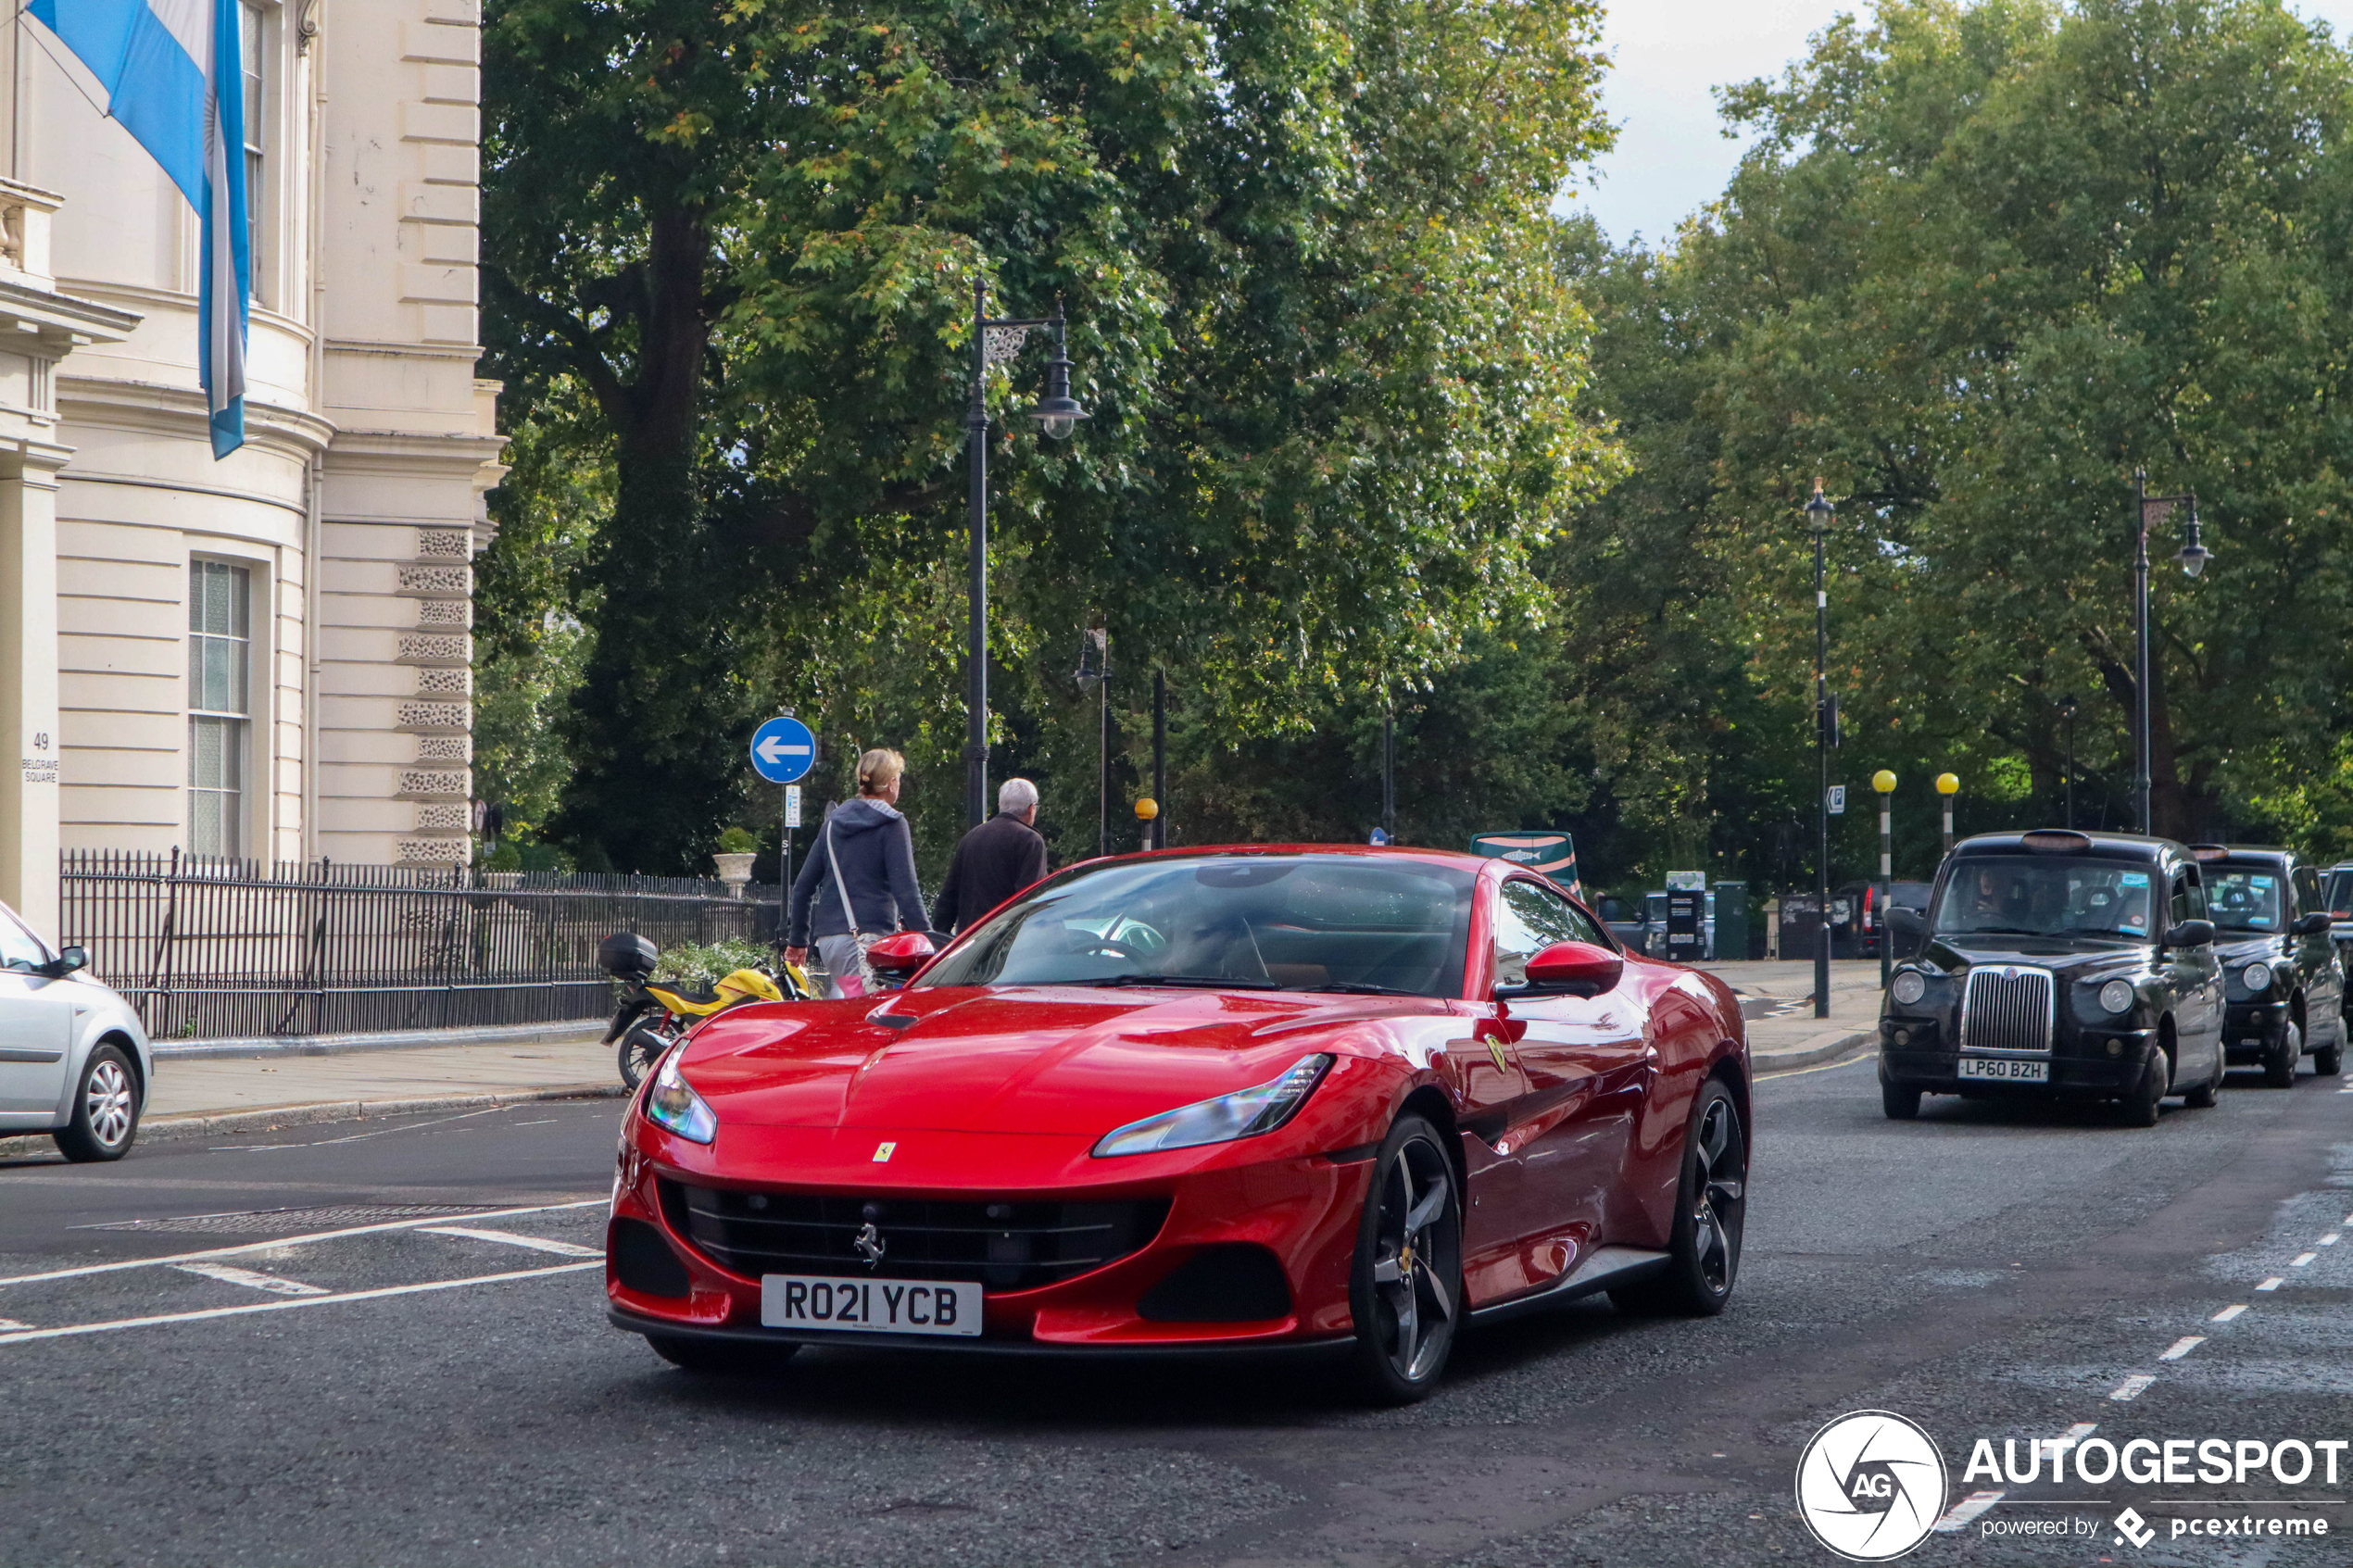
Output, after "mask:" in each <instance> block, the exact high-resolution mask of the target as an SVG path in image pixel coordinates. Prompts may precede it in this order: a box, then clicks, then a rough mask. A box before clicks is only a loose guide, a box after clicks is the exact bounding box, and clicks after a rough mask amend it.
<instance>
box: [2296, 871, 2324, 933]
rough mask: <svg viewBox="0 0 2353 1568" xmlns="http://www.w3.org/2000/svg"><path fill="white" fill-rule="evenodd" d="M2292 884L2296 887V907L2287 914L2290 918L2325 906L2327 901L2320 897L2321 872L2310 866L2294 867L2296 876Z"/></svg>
mask: <svg viewBox="0 0 2353 1568" xmlns="http://www.w3.org/2000/svg"><path fill="white" fill-rule="evenodd" d="M2292 885H2293V886H2294V887H2295V889H2296V908H2295V909H2293V910H2292V911H2290V913H2289V915H2288V918H2289V919H2290V920H2294V919H2295V918H2296V916H2297V915H2300V914H2305V913H2308V912H2309V911H2310V910H2313V909H2324V908H2326V907H2327V903H2328V901H2327V900H2326V899H2324V898H2322V897H2321V873H2320V872H2316V871H2314V870H2313V869H2312V868H2311V867H2309V866H2298V867H2296V878H2295V881H2294V883H2293V884H2292Z"/></svg>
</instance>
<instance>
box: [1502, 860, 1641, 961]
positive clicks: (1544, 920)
mask: <svg viewBox="0 0 2353 1568" xmlns="http://www.w3.org/2000/svg"><path fill="white" fill-rule="evenodd" d="M1555 942H1590V943H1592V945H1593V946H1594V947H1612V946H1613V945H1612V944H1611V942H1610V941H1609V939H1608V938H1607V937H1605V936H1604V935H1602V930H1601V927H1599V926H1597V925H1595V924H1594V923H1593V921H1592V917H1591V916H1589V915H1587V914H1586V913H1585V911H1584V910H1582V909H1579V908H1578V907H1577V906H1576V905H1574V904H1572V903H1570V902H1569V901H1568V900H1567V899H1566V898H1563V897H1560V896H1559V895H1557V894H1555V893H1554V892H1553V891H1552V890H1551V889H1549V888H1545V887H1541V886H1539V885H1538V884H1535V883H1532V882H1516V881H1515V882H1507V883H1505V884H1504V890H1503V896H1502V897H1499V898H1498V899H1496V901H1495V980H1496V983H1497V984H1498V985H1520V984H1522V983H1524V982H1525V981H1526V980H1527V979H1528V960H1529V956H1530V955H1531V954H1534V953H1537V952H1541V950H1543V949H1544V948H1546V947H1551V946H1552V945H1553V944H1554V943H1555Z"/></svg>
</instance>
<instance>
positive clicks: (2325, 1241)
mask: <svg viewBox="0 0 2353 1568" xmlns="http://www.w3.org/2000/svg"><path fill="white" fill-rule="evenodd" d="M2340 1234H2341V1233H2339V1232H2336V1231H2331V1232H2329V1234H2328V1235H2326V1236H2322V1237H2321V1239H2320V1242H2319V1244H2318V1245H2320V1246H2322V1247H2334V1246H2335V1245H2336V1238H2337V1236H2339V1235H2340Z"/></svg>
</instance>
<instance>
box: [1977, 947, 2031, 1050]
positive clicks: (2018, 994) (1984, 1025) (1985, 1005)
mask: <svg viewBox="0 0 2353 1568" xmlns="http://www.w3.org/2000/svg"><path fill="white" fill-rule="evenodd" d="M2051 1006H2052V992H2051V972H2050V971H2049V970H2047V969H2015V968H2007V967H2005V968H1994V967H1991V966H1988V967H1984V968H1980V969H1972V970H1970V971H1969V988H1968V989H1967V990H1966V991H1964V992H1963V993H1962V994H1961V1049H1963V1050H1965V1051H2039V1052H2047V1051H2048V1050H2049V1049H2050V1048H2051Z"/></svg>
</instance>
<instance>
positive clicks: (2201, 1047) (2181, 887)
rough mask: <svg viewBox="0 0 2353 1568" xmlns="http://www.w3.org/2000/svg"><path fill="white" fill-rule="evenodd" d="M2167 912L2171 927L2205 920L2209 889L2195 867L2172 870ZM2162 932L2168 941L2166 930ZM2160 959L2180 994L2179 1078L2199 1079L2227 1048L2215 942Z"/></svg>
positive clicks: (2176, 1008) (2176, 1016)
mask: <svg viewBox="0 0 2353 1568" xmlns="http://www.w3.org/2000/svg"><path fill="white" fill-rule="evenodd" d="M2165 913H2166V929H2167V930H2170V929H2171V928H2172V927H2173V926H2176V925H2179V924H2181V923H2182V922H2183V921H2185V920H2204V919H2205V918H2206V889H2205V887H2204V885H2203V884H2201V883H2200V881H2199V878H2198V873H2197V869H2196V867H2194V866H2184V867H2182V868H2180V869H2178V870H2176V871H2175V872H2173V880H2172V883H2171V893H2170V899H2169V902H2168V903H2167V906H2166V911H2165ZM2157 935H2158V938H2159V940H2162V939H2163V936H2164V932H2163V931H2160V932H2158V934H2157ZM2159 957H2160V959H2161V960H2162V963H2163V967H2164V969H2165V971H2166V972H2167V973H2168V975H2169V976H2170V977H2171V982H2172V986H2173V995H2174V997H2175V1000H2174V1004H2173V1027H2174V1042H2173V1056H2174V1062H2173V1069H2174V1078H2175V1081H2176V1082H2177V1083H2182V1084H2196V1083H2199V1082H2202V1081H2204V1079H2205V1078H2206V1077H2207V1075H2208V1073H2212V1072H2213V1071H2214V1062H2215V1060H2216V1059H2217V1058H2218V1057H2220V1056H2221V1050H2222V1023H2223V1003H2222V963H2221V960H2220V959H2218V958H2216V957H2215V956H2214V946H2213V944H2212V943H2206V944H2203V945H2201V946H2199V947H2167V948H2164V949H2163V950H2162V952H2161V953H2160V955H2159ZM2208 1052H2212V1053H2213V1054H2212V1055H2208Z"/></svg>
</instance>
